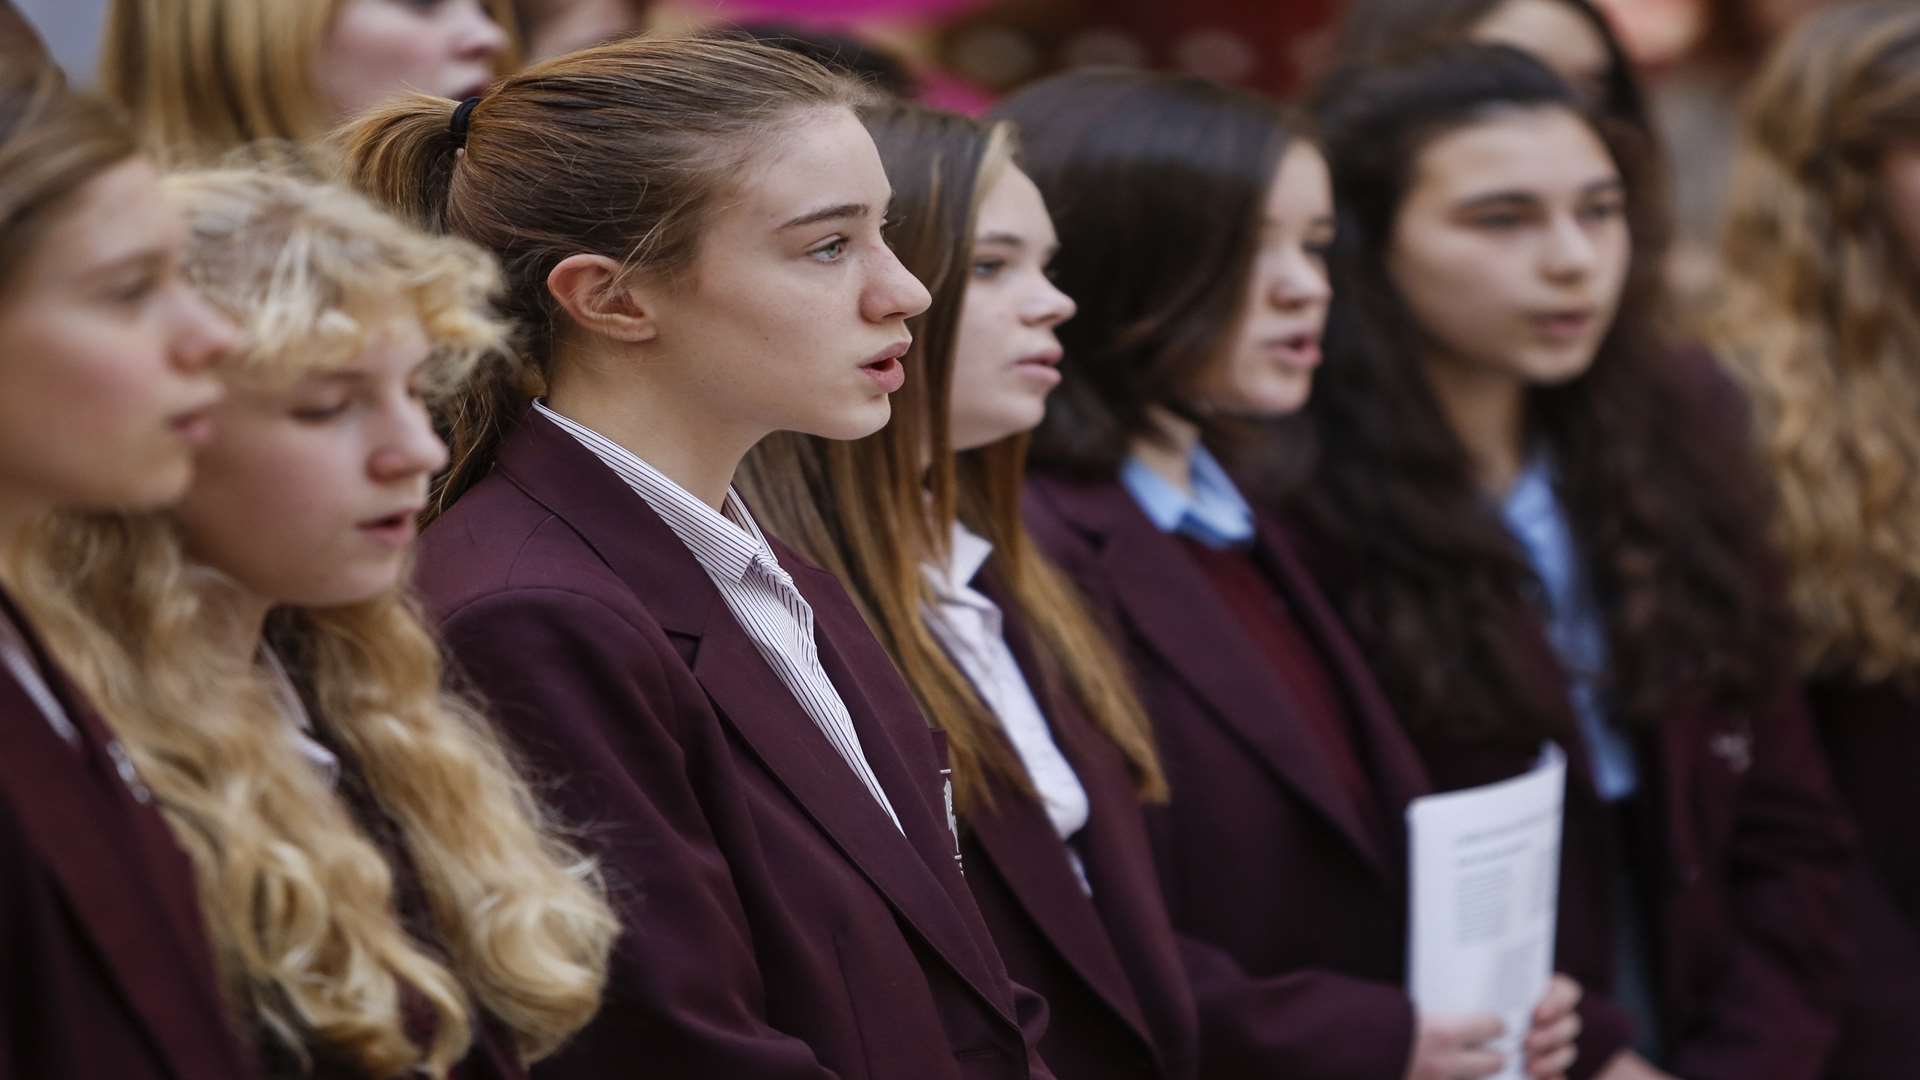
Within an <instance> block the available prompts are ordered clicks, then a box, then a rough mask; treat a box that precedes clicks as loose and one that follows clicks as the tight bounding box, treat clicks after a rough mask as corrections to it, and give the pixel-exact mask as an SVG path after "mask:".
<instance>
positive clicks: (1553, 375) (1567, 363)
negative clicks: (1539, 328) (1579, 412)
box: [1525, 344, 1599, 386]
mask: <svg viewBox="0 0 1920 1080" xmlns="http://www.w3.org/2000/svg"><path fill="white" fill-rule="evenodd" d="M1598 352H1599V346H1598V344H1595V345H1593V346H1591V347H1583V348H1581V349H1580V350H1578V351H1568V352H1566V353H1556V354H1547V355H1541V356H1534V357H1529V358H1528V359H1527V362H1526V365H1525V372H1526V380H1527V382H1529V383H1531V384H1533V385H1534V386H1560V385H1563V384H1565V383H1570V382H1572V381H1573V380H1575V379H1577V378H1579V377H1580V376H1582V375H1585V374H1586V373H1587V372H1589V371H1591V370H1593V359H1594V355H1595V354H1596V353H1598Z"/></svg>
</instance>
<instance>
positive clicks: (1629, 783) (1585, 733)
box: [1500, 455, 1640, 802]
mask: <svg viewBox="0 0 1920 1080" xmlns="http://www.w3.org/2000/svg"><path fill="white" fill-rule="evenodd" d="M1553 479H1554V478H1553V466H1552V465H1551V464H1549V463H1548V461H1547V459H1546V457H1545V456H1544V455H1536V456H1535V457H1534V459H1533V460H1532V461H1531V462H1529V463H1528V465H1527V467H1526V469H1525V470H1523V471H1522V472H1521V473H1520V477H1519V479H1518V480H1516V481H1514V485H1513V490H1512V491H1510V492H1508V493H1507V497H1506V500H1505V502H1503V503H1502V504H1501V507H1500V515H1501V517H1502V518H1504V519H1505V521H1506V524H1507V531H1508V532H1510V533H1512V534H1513V536H1514V538H1515V539H1517V540H1519V541H1520V544H1521V546H1522V547H1524V548H1525V549H1526V553H1527V561H1528V562H1529V563H1531V564H1532V565H1533V572H1534V573H1535V574H1537V575H1538V576H1539V578H1540V583H1541V584H1542V585H1544V586H1545V587H1546V590H1547V609H1548V619H1547V637H1548V640H1550V641H1551V642H1552V643H1553V651H1554V652H1555V653H1556V654H1557V655H1558V656H1559V658H1560V664H1561V666H1562V667H1564V668H1566V671H1567V677H1568V679H1569V681H1570V682H1571V684H1572V686H1571V691H1570V693H1569V697H1570V699H1571V701H1572V704H1573V711H1574V713H1575V714H1576V715H1577V716H1578V718H1579V721H1580V735H1581V738H1582V739H1583V740H1584V741H1585V742H1586V745H1587V753H1588V756H1589V757H1591V758H1592V759H1593V773H1594V776H1593V781H1594V786H1595V787H1597V788H1599V790H1600V797H1601V798H1603V799H1605V800H1607V801H1608V802H1618V801H1619V800H1621V799H1624V798H1627V797H1628V796H1630V795H1632V794H1633V793H1634V792H1636V791H1638V790H1639V789H1640V766H1639V762H1638V761H1637V760H1636V759H1635V756H1634V751H1633V743H1632V742H1631V741H1630V740H1628V738H1627V737H1626V735H1624V734H1623V733H1622V732H1621V731H1620V729H1619V728H1618V727H1616V726H1615V725H1613V724H1612V723H1610V722H1609V721H1608V717H1607V714H1608V711H1609V707H1608V705H1609V703H1608V702H1607V700H1606V697H1605V695H1604V694H1602V693H1601V691H1600V684H1601V683H1602V682H1603V681H1604V679H1605V677H1606V674H1607V665H1608V664H1609V663H1610V658H1609V656H1608V649H1607V625H1606V620H1605V619H1604V618H1602V616H1601V613H1600V609H1599V607H1598V606H1597V605H1596V604H1595V603H1594V599H1593V587H1592V584H1591V583H1590V582H1589V581H1588V579H1587V573H1586V565H1585V563H1584V562H1582V561H1581V559H1580V553H1579V551H1578V549H1577V548H1576V547H1575V545H1574V540H1573V530H1572V529H1571V528H1570V527H1569V526H1568V524H1567V515H1566V511H1565V509H1564V508H1563V507H1562V506H1561V505H1560V497H1559V495H1558V494H1557V493H1556V492H1555V491H1554V489H1553Z"/></svg>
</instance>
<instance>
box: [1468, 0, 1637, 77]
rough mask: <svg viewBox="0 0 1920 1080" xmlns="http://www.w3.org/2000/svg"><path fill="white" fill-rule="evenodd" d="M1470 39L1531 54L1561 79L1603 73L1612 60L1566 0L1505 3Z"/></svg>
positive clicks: (1597, 34) (1590, 24)
mask: <svg viewBox="0 0 1920 1080" xmlns="http://www.w3.org/2000/svg"><path fill="white" fill-rule="evenodd" d="M1472 36H1473V39H1474V40H1475V41H1479V42H1482V43H1485V44H1492V45H1511V46H1513V47H1514V48H1516V49H1519V50H1521V51H1523V52H1528V53H1532V54H1533V55H1534V56H1535V57H1537V58H1538V59H1540V60H1541V61H1543V62H1544V63H1546V64H1547V66H1549V67H1551V68H1553V69H1554V70H1555V71H1556V72H1558V73H1559V74H1560V76H1561V77H1562V78H1576V77H1592V76H1594V75H1598V74H1601V73H1604V72H1605V71H1606V69H1607V66H1608V64H1609V63H1610V62H1611V59H1612V58H1611V57H1610V56H1609V54H1608V53H1607V43H1606V40H1605V39H1604V38H1602V37H1601V36H1600V32H1599V30H1597V29H1595V27H1594V25H1593V22H1592V21H1591V20H1589V19H1588V18H1587V17H1586V16H1585V15H1582V14H1581V13H1580V12H1578V11H1575V10H1574V8H1573V5H1572V4H1570V3H1567V2H1566V0H1507V2H1506V3H1504V4H1501V5H1499V6H1498V7H1496V8H1494V9H1493V10H1492V11H1490V12H1488V13H1487V16H1486V18H1484V19H1481V20H1480V22H1479V23H1478V24H1476V25H1475V26H1474V28H1473V34H1472Z"/></svg>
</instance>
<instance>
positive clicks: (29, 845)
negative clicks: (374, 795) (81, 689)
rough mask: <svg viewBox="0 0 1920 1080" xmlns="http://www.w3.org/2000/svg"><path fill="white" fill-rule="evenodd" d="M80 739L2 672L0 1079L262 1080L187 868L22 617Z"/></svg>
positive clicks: (5, 605) (11, 611) (103, 732)
mask: <svg viewBox="0 0 1920 1080" xmlns="http://www.w3.org/2000/svg"><path fill="white" fill-rule="evenodd" d="M0 609H3V610H4V611H5V614H6V616H7V617H8V618H10V619H12V620H13V621H14V622H15V624H16V625H19V626H20V627H22V630H23V633H25V634H27V635H28V637H29V645H30V647H31V648H32V649H33V651H34V653H35V658H36V659H37V661H38V662H39V666H40V670H41V671H42V672H43V673H45V675H46V678H47V682H48V683H49V684H50V686H51V688H52V689H53V692H54V694H55V696H56V697H57V698H58V699H59V700H60V703H61V705H62V706H63V707H64V708H65V709H66V712H67V715H68V717H69V718H70V719H72V721H73V723H74V726H75V727H76V728H77V729H78V730H79V733H80V745H78V746H76V745H73V744H71V743H68V742H67V741H66V740H64V739H62V738H61V737H60V736H59V735H58V734H56V733H55V732H54V730H53V728H52V727H51V726H50V725H49V724H48V723H47V720H46V718H45V717H44V716H43V714H42V713H41V712H40V710H39V708H38V707H37V706H35V705H34V703H33V701H32V699H30V698H29V697H28V696H27V694H26V691H25V690H24V689H23V688H22V687H21V686H20V685H19V684H18V683H17V682H16V681H15V680H14V679H13V678H12V677H11V676H10V675H9V674H7V673H6V672H5V670H4V669H0V1080H52V1078H54V1077H62V1078H64V1077H73V1078H76V1080H78V1078H83V1077H84V1078H92V1077H113V1078H114V1080H206V1078H209V1077H242V1078H245V1077H256V1076H258V1075H259V1070H258V1067H257V1064H256V1063H255V1061H254V1059H253V1057H252V1055H251V1052H250V1051H249V1050H248V1049H247V1048H246V1047H245V1046H244V1045H243V1044H242V1042H241V1041H240V1039H239V1038H237V1037H236V1034H235V1032H234V1030H233V1028H232V1027H231V1026H230V1023H229V1019H228V1016H227V1013H226V1009H225V1006H224V1003H223V1001H222V998H221V992H220V987H219V982H218V977H217V976H216V974H215V972H214V965H213V953H212V949H211V947H210V946H209V945H208V942H207V938H206V934H205V932H204V930H203V929H202V923H201V919H200V910H199V903H198V900H197V898H196V894H195V888H194V880H193V868H192V866H191V865H190V864H189V863H188V861H187V858H186V856H185V854H184V853H183V852H181V851H180V849H179V848H178V846H176V845H175V843H174V841H173V836H172V834H171V833H170V832H169V831H168V828H167V825H166V822H164V821H162V820H161V818H160V815H159V813H158V811H157V809H156V808H155V807H154V806H153V805H152V804H151V803H142V802H140V801H138V800H137V799H136V798H135V797H134V796H133V794H132V793H131V790H130V789H129V787H128V786H127V784H126V783H125V782H123V781H122V780H121V778H120V776H119V775H118V772H117V769H116V766H115V764H114V761H113V759H112V758H111V757H110V756H109V753H108V747H109V746H111V745H114V743H113V736H112V734H111V733H110V732H109V731H108V730H107V727H106V725H105V724H104V723H103V722H102V721H101V719H100V717H99V715H98V714H97V713H95V712H94V711H93V710H92V709H91V708H90V707H89V706H88V705H87V703H86V701H84V700H83V699H82V698H81V696H80V695H79V694H78V693H77V692H76V691H75V689H74V688H73V687H72V686H71V685H70V684H68V683H67V682H66V681H65V680H64V679H63V678H62V677H61V675H60V673H59V671H58V669H57V668H56V667H55V666H54V665H53V663H52V662H51V660H50V658H49V657H48V655H47V653H46V652H45V650H44V649H43V648H42V647H41V646H40V645H39V643H38V642H36V641H33V640H32V639H31V630H29V629H27V628H26V622H25V620H24V619H23V618H22V617H21V615H20V613H19V611H18V610H17V609H15V608H14V606H13V604H12V603H11V602H10V601H9V600H8V599H7V598H6V597H5V595H4V594H0Z"/></svg>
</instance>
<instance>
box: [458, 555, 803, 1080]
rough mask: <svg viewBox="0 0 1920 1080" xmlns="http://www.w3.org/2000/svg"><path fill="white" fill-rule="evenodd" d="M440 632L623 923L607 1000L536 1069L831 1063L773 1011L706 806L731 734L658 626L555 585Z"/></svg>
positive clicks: (681, 1070)
mask: <svg viewBox="0 0 1920 1080" xmlns="http://www.w3.org/2000/svg"><path fill="white" fill-rule="evenodd" d="M442 632H443V633H444V635H445V639H446V642H447V644H448V646H449V648H450V650H451V652H452V653H453V656H454V658H455V660H456V661H457V663H458V665H459V667H460V668H461V670H462V671H463V672H464V673H465V676H466V678H467V679H468V680H469V682H470V683H471V684H472V685H473V686H474V688H475V689H477V690H478V691H480V693H481V694H482V696H483V697H484V698H485V699H486V700H487V702H488V703H489V705H490V706H491V707H492V709H493V713H494V715H495V717H496V719H497V721H498V722H499V723H500V724H501V726H502V727H503V729H504V731H505V732H506V734H507V737H508V738H509V740H510V741H511V742H512V743H513V744H515V745H516V747H517V748H518V750H519V751H520V754H521V757H522V760H523V762H524V763H525V764H526V765H527V766H528V767H529V768H530V770H531V774H532V776H533V777H534V779H535V782H536V784H538V785H539V786H540V787H541V789H542V791H543V794H544V795H545V797H546V799H547V801H548V805H550V806H551V807H553V808H554V809H555V810H556V811H557V812H558V813H559V814H560V815H561V817H562V818H563V820H565V821H567V822H568V823H569V824H570V825H572V826H574V827H576V828H579V829H581V830H583V831H584V833H585V835H586V838H587V846H588V847H589V849H590V850H592V851H593V852H594V853H595V854H596V855H597V857H598V858H599V860H600V863H601V866H602V869H603V871H604V872H605V873H606V876H607V878H608V881H609V885H610V888H611V890H612V892H613V898H614V905H615V908H616V910H617V911H618V913H619V916H620V919H621V922H622V924H623V927H624V929H623V933H622V934H621V937H620V941H619V944H618V945H617V947H616V949H615V953H614V956H613V959H612V966H611V970H610V973H609V979H608V985H607V992H606V997H605V1000H604V1002H603V1004H602V1006H601V1010H600V1014H599V1016H598V1017H597V1018H596V1019H595V1020H594V1021H593V1022H592V1023H591V1024H589V1025H588V1026H587V1028H586V1029H585V1030H584V1031H582V1032H581V1033H580V1034H579V1035H578V1036H577V1037H576V1038H575V1040H574V1041H573V1042H572V1043H571V1044H569V1045H568V1046H567V1047H565V1048H564V1049H562V1050H561V1051H560V1052H559V1053H558V1054H556V1055H555V1056H553V1057H551V1058H549V1059H547V1060H545V1061H543V1062H542V1063H541V1065H540V1075H542V1076H543V1077H548V1078H551V1080H564V1078H567V1077H581V1078H587V1077H591V1078H594V1080H602V1078H612V1077H620V1076H646V1077H688V1078H702V1080H704V1078H709V1077H724V1076H752V1077H765V1078H768V1080H773V1078H778V1080H826V1078H829V1077H831V1076H832V1075H833V1074H832V1073H831V1072H829V1071H828V1070H827V1069H826V1068H825V1067H824V1066H823V1065H821V1064H820V1062H819V1061H818V1060H817V1058H816V1057H815V1055H814V1054H813V1051H812V1050H811V1048H809V1047H808V1046H807V1044H806V1043H804V1042H802V1041H801V1040H800V1039H798V1038H795V1037H793V1036H791V1035H789V1034H787V1033H784V1032H782V1031H780V1030H778V1029H776V1028H775V1027H774V1026H773V1025H772V1024H771V1023H769V1021H768V1019H767V1015H766V1006H765V991H764V986H763V983H762V981H761V976H760V972H759V970H758V969H757V966H756V961H755V955H754V951H753V947H752V931H751V928H750V927H749V925H748V923H747V919H746V915H745V911H744V908H743V906H742V903H741V901H740V899H739V896H738V894H737V893H736V891H735V889H734V886H733V881H732V876H731V873H730V870H729V865H728V860H727V856H726V854H725V853H724V852H723V851H722V850H721V849H720V846H719V844H718V843H717V841H716V838H715V833H714V830H713V827H712V825H711V823H710V822H711V818H710V813H711V805H710V804H711V803H712V802H713V801H714V800H726V799H732V798H737V794H736V793H735V792H733V791H732V790H731V789H730V788H727V787H722V786H720V785H719V784H718V783H717V782H716V781H714V780H712V779H711V777H712V775H713V774H712V773H711V772H710V771H709V770H707V769H706V768H705V765H704V762H705V761H707V760H709V759H710V756H711V755H714V754H718V753H722V752H724V749H723V747H721V746H720V745H718V744H717V743H715V742H711V741H708V740H711V739H718V737H719V736H718V735H717V733H713V734H707V733H706V729H705V728H704V726H703V725H700V724H698V723H687V722H686V720H687V718H688V717H689V716H691V715H695V714H696V713H697V711H698V710H701V709H704V708H705V707H706V705H705V701H704V699H702V700H698V701H692V700H684V701H683V700H677V693H676V690H675V688H674V686H673V683H672V682H671V681H670V680H669V679H668V670H669V668H668V665H669V664H677V663H678V657H677V656H673V655H670V654H671V646H670V645H669V644H668V643H667V642H666V640H665V638H664V636H662V635H661V634H660V633H659V632H658V631H657V629H656V630H654V631H653V632H652V633H651V634H649V633H647V632H645V631H643V630H642V629H640V628H639V627H638V626H636V625H635V624H634V623H633V622H632V621H630V620H629V619H628V618H626V617H625V616H623V615H622V614H621V613H620V612H618V611H616V610H614V609H613V608H611V607H609V606H608V605H607V604H605V603H604V602H602V601H600V600H598V599H596V598H593V597H590V596H586V595H583V594H580V593H575V592H570V591H565V590H561V589H524V590H516V591H513V592H508V593H501V594H495V595H492V596H489V597H486V598H483V599H480V600H477V601H475V602H473V603H470V604H468V605H467V606H465V607H462V608H460V609H458V610H456V611H455V612H453V613H452V614H451V615H450V616H449V617H448V618H447V619H446V620H445V623H444V625H443V630H442ZM663 654H664V655H663ZM715 730H716V732H717V729H715ZM703 778H707V779H704V780H703Z"/></svg>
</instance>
